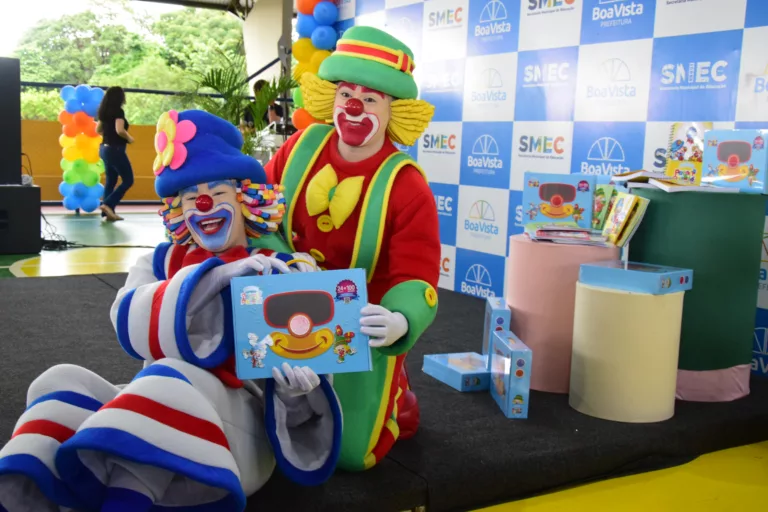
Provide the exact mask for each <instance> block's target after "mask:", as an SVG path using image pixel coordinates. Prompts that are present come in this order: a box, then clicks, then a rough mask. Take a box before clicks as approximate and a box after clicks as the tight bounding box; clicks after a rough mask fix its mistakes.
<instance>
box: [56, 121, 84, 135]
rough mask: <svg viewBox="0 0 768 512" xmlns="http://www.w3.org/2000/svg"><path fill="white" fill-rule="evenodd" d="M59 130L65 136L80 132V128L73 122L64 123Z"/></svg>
mask: <svg viewBox="0 0 768 512" xmlns="http://www.w3.org/2000/svg"><path fill="white" fill-rule="evenodd" d="M61 131H62V132H63V133H64V135H66V136H67V137H74V136H75V135H77V134H78V133H80V129H79V128H78V127H77V125H75V123H68V124H65V125H64V126H63V127H62V129H61Z"/></svg>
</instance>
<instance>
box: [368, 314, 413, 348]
mask: <svg viewBox="0 0 768 512" xmlns="http://www.w3.org/2000/svg"><path fill="white" fill-rule="evenodd" d="M360 314H362V315H363V316H362V317H360V332H361V333H363V334H365V335H366V336H369V337H370V341H369V342H368V345H369V346H371V347H373V348H378V347H388V346H390V345H392V344H393V343H394V342H396V341H397V340H399V339H400V338H402V337H403V336H405V334H406V333H407V332H408V320H406V319H405V317H404V316H403V315H402V314H401V313H392V312H391V311H390V310H388V309H387V308H383V307H381V306H377V305H374V304H368V305H367V306H365V307H364V308H363V309H361V310H360Z"/></svg>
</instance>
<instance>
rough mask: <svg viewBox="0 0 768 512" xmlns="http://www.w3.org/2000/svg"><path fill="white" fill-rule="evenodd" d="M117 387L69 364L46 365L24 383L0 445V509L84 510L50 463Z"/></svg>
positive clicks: (31, 511)
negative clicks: (21, 401)
mask: <svg viewBox="0 0 768 512" xmlns="http://www.w3.org/2000/svg"><path fill="white" fill-rule="evenodd" d="M118 392H119V389H118V388H117V387H115V386H113V385H112V384H110V383H109V382H107V381H106V380H104V379H102V378H101V377H99V376H98V375H96V374H95V373H93V372H90V371H88V370H86V369H85V368H81V367H79V366H73V365H59V366H54V367H53V368H50V369H49V370H47V371H46V372H44V373H43V374H42V375H40V376H39V377H38V378H37V379H35V380H34V381H33V382H32V384H31V385H30V386H29V390H28V391H27V408H26V410H25V411H24V413H23V414H22V415H21V417H20V418H19V420H18V422H17V423H16V428H15V429H14V432H13V436H12V437H11V440H10V441H8V443H7V444H6V445H5V446H4V447H3V449H2V450H0V510H7V511H8V512H48V511H56V512H59V510H60V507H61V509H67V508H71V509H74V510H85V508H84V506H83V503H82V502H81V501H80V500H79V499H78V498H77V496H76V495H75V494H74V493H73V492H72V490H71V489H70V488H69V487H68V486H67V485H66V483H65V482H64V481H63V479H62V478H61V474H60V472H59V471H58V469H57V467H56V463H55V459H56V454H57V453H58V450H59V447H60V446H61V444H62V443H64V442H65V441H67V440H68V439H70V438H71V437H72V436H73V435H74V434H75V432H76V431H77V430H78V428H80V425H81V424H82V423H83V422H84V421H85V420H87V419H88V418H89V417H91V416H92V415H93V414H94V413H95V412H96V411H98V410H99V409H100V408H101V406H102V405H103V404H104V403H107V402H109V401H110V400H111V399H113V398H114V397H115V396H116V395H117V394H118Z"/></svg>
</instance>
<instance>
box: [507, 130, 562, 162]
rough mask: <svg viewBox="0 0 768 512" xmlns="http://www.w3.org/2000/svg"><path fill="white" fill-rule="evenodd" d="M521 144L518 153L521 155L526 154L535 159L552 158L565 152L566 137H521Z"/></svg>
mask: <svg viewBox="0 0 768 512" xmlns="http://www.w3.org/2000/svg"><path fill="white" fill-rule="evenodd" d="M519 142H520V144H519V146H518V148H517V149H518V151H519V152H520V153H521V154H523V153H526V154H528V155H530V156H533V157H539V158H551V157H553V156H555V155H562V154H563V152H564V151H565V149H563V144H564V143H565V137H560V136H556V137H548V136H545V135H540V136H538V137H536V136H533V135H523V136H522V137H520V141H519ZM526 156H527V155H526Z"/></svg>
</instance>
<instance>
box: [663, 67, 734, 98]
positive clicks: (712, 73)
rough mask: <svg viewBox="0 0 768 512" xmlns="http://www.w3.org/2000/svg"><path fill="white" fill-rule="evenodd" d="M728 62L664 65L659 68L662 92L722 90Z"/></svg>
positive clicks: (726, 78)
mask: <svg viewBox="0 0 768 512" xmlns="http://www.w3.org/2000/svg"><path fill="white" fill-rule="evenodd" d="M727 67H728V62H727V61H724V60H717V61H714V62H713V61H699V62H682V63H680V62H678V63H671V64H664V65H663V66H662V67H661V84H662V87H661V88H660V89H661V90H662V91H680V90H697V89H724V88H725V87H726V84H725V83H724V82H726V81H727V80H728V76H727V75H726V68H727Z"/></svg>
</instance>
